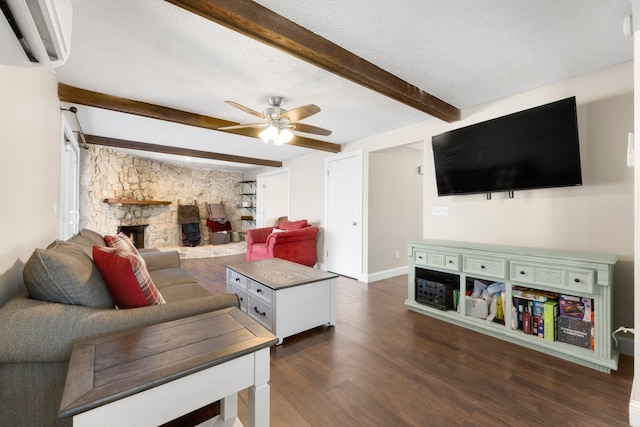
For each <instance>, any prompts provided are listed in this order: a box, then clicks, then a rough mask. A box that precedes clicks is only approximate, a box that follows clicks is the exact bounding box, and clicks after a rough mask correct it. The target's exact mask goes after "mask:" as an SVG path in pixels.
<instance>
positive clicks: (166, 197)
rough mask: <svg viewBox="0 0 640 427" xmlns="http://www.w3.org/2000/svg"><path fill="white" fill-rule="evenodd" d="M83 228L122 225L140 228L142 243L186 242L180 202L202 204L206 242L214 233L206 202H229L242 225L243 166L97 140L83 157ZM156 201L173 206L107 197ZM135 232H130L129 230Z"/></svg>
mask: <svg viewBox="0 0 640 427" xmlns="http://www.w3.org/2000/svg"><path fill="white" fill-rule="evenodd" d="M80 171H81V172H80V224H79V225H80V228H89V229H91V230H95V231H97V232H98V233H101V234H113V233H114V231H115V230H116V229H119V228H118V227H124V226H125V225H126V226H130V227H140V226H139V225H138V224H144V225H143V226H142V227H143V230H142V232H141V234H142V233H143V235H144V237H141V238H140V240H139V241H138V243H136V242H135V241H134V244H135V245H136V247H138V248H142V247H145V246H146V247H147V248H150V247H170V246H181V230H180V225H179V224H178V206H179V205H191V204H197V205H198V208H199V209H200V217H201V224H200V230H201V233H202V244H203V245H206V244H210V243H211V242H212V239H213V236H212V233H210V230H209V229H208V228H207V227H206V218H207V210H206V203H219V202H222V203H224V206H225V213H226V214H227V217H228V218H229V220H230V221H231V226H232V229H233V230H237V231H239V230H242V221H241V219H240V210H239V209H237V206H238V205H240V204H241V202H242V201H241V198H240V196H239V195H238V193H239V191H238V183H239V182H240V181H242V179H243V173H242V172H240V171H229V170H222V169H204V168H197V167H191V168H189V167H184V166H178V165H173V164H168V163H162V162H158V161H153V160H148V159H143V158H139V157H135V156H131V155H127V154H124V153H121V152H118V151H116V150H113V149H111V148H109V147H101V146H96V145H91V146H90V147H89V149H88V150H83V151H82V153H81V157H80ZM108 198H116V199H133V200H155V201H165V202H170V204H168V205H154V204H111V203H106V202H105V199H108ZM126 234H127V235H129V233H126Z"/></svg>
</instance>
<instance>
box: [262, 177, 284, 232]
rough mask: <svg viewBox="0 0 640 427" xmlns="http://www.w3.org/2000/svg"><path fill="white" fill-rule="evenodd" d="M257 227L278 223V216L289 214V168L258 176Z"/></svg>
mask: <svg viewBox="0 0 640 427" xmlns="http://www.w3.org/2000/svg"><path fill="white" fill-rule="evenodd" d="M256 181H257V189H256V190H257V191H256V202H257V205H258V206H257V219H256V227H270V226H276V225H278V218H281V217H288V216H289V188H290V183H289V168H283V169H279V170H277V171H274V172H269V173H264V174H259V175H257V176H256Z"/></svg>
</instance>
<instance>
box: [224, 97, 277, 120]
mask: <svg viewBox="0 0 640 427" xmlns="http://www.w3.org/2000/svg"><path fill="white" fill-rule="evenodd" d="M224 102H226V103H227V104H229V105H231V106H233V107H236V108H237V109H238V110H242V111H244V112H245V113H249V114H251V115H253V116H256V117H260V118H261V119H264V120H269V117H267V116H265V115H264V114H262V113H260V112H258V111H256V110H252V109H251V108H249V107H245V106H244V105H240V104H238V103H237V102H233V101H224Z"/></svg>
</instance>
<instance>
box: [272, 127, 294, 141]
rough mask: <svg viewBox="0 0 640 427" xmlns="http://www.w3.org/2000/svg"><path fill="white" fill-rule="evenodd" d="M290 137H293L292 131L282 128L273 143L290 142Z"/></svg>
mask: <svg viewBox="0 0 640 427" xmlns="http://www.w3.org/2000/svg"><path fill="white" fill-rule="evenodd" d="M292 139H293V132H291V131H290V130H289V129H282V130H281V131H280V134H278V138H277V139H276V142H275V144H276V145H282V144H286V143H288V142H291V140H292Z"/></svg>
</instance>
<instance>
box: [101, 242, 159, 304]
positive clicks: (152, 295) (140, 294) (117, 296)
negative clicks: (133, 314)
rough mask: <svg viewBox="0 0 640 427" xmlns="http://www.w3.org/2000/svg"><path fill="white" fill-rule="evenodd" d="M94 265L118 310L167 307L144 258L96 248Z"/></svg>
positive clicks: (116, 250) (117, 250)
mask: <svg viewBox="0 0 640 427" xmlns="http://www.w3.org/2000/svg"><path fill="white" fill-rule="evenodd" d="M93 262H94V263H95V264H96V266H97V267H98V270H99V271H100V274H101V275H102V277H103V278H104V281H105V282H106V284H107V287H108V288H109V292H110V293H111V297H112V298H113V301H114V302H115V304H116V305H117V306H118V308H136V307H146V306H149V305H158V304H164V303H165V300H164V298H162V295H161V294H160V292H159V291H158V289H157V288H156V285H155V284H154V283H153V280H151V276H149V272H148V271H147V267H146V266H145V264H144V263H143V262H142V259H141V258H140V256H138V255H135V254H133V253H131V252H128V251H125V250H122V249H116V248H107V247H104V246H94V247H93Z"/></svg>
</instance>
